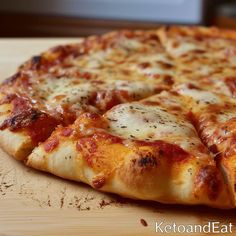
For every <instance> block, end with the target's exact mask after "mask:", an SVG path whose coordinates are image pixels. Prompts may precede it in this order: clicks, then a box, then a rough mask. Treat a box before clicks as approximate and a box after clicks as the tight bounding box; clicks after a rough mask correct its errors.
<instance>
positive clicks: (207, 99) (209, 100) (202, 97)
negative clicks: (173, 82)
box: [177, 85, 222, 104]
mask: <svg viewBox="0 0 236 236" xmlns="http://www.w3.org/2000/svg"><path fill="white" fill-rule="evenodd" d="M177 91H178V92H179V93H180V94H181V95H184V96H189V97H191V98H192V99H194V100H195V101H196V102H197V103H200V104H220V103H222V101H221V99H220V98H219V96H217V95H216V94H214V93H212V92H209V91H204V90H200V89H193V88H189V87H187V86H186V85H183V86H179V87H178V88H177Z"/></svg>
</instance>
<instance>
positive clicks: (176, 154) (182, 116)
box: [26, 92, 233, 208]
mask: <svg viewBox="0 0 236 236" xmlns="http://www.w3.org/2000/svg"><path fill="white" fill-rule="evenodd" d="M26 164H27V165H28V166H30V167H33V168H36V169H39V170H42V171H46V172H50V173H52V174H55V175H57V176H60V177H62V178H65V179H70V180H75V181H81V182H84V183H87V184H89V185H91V186H92V187H93V188H95V189H98V190H101V191H107V192H113V193H117V194H120V195H122V196H125V197H129V198H134V199H143V200H154V201H158V202H163V203H178V204H206V205H209V206H215V207H218V208H231V207H233V205H232V202H231V200H230V198H229V195H228V189H227V185H225V184H224V181H223V177H222V174H221V172H220V171H219V170H218V168H217V166H216V165H215V161H214V159H213V158H212V156H211V155H210V153H209V151H208V149H207V148H206V147H205V146H204V145H203V143H202V142H201V140H200V139H199V137H198V134H197V133H196V131H195V128H194V127H193V125H192V124H191V122H190V121H189V119H188V115H187V110H185V107H184V106H183V101H182V96H180V95H178V94H177V93H176V92H173V93H172V92H162V93H160V94H158V95H155V96H153V97H151V98H148V99H145V100H142V101H140V102H132V103H125V104H120V105H117V106H115V107H113V108H112V109H111V110H109V111H107V112H106V113H105V114H104V115H98V114H95V113H91V112H89V113H84V114H82V115H80V116H79V117H78V119H77V120H76V121H75V123H74V124H73V125H70V126H68V127H62V126H60V127H58V128H57V129H56V130H55V131H54V132H53V133H52V135H51V136H50V138H49V139H47V140H46V141H45V142H44V143H41V144H40V145H39V146H38V147H37V148H35V149H34V150H33V152H32V154H31V155H30V156H29V157H28V159H27V162H26Z"/></svg>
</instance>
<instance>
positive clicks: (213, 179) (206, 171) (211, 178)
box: [195, 166, 221, 200]
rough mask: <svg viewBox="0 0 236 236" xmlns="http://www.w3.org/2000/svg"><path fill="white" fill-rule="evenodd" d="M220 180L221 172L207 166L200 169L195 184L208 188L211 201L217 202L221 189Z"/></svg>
mask: <svg viewBox="0 0 236 236" xmlns="http://www.w3.org/2000/svg"><path fill="white" fill-rule="evenodd" d="M219 178H220V177H219V172H218V171H217V169H216V168H215V167H214V166H205V167H202V168H201V169H200V171H199V173H198V175H197V177H196V180H195V184H196V185H197V186H198V187H201V186H203V187H206V189H207V193H208V197H209V199H210V200H216V199H217V197H218V194H219V192H220V189H221V181H220V179H219Z"/></svg>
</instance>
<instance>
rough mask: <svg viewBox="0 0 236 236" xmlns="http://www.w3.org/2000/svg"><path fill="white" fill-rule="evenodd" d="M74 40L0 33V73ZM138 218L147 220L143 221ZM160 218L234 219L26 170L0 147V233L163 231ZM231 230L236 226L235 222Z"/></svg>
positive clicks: (3, 74)
mask: <svg viewBox="0 0 236 236" xmlns="http://www.w3.org/2000/svg"><path fill="white" fill-rule="evenodd" d="M75 41H77V40H76V39H4V40H3V39H1V40H0V78H1V79H4V78H7V77H8V76H10V75H12V74H13V73H14V72H15V70H16V68H17V66H19V65H20V63H22V62H23V61H25V60H26V59H28V58H29V57H30V56H32V55H37V54H38V53H40V52H41V51H43V50H45V49H47V48H48V47H50V46H52V45H56V44H64V43H67V42H75ZM141 219H144V220H145V221H146V222H147V224H148V225H147V226H146V227H145V226H144V225H143V224H141V222H140V220H141ZM161 221H164V224H167V223H173V222H176V224H201V225H203V224H206V223H207V222H208V221H219V222H221V223H229V222H232V223H233V224H234V225H236V212H235V211H234V210H230V211H223V210H215V209H210V208H207V207H199V206H196V207H192V206H189V207H184V206H167V205H163V204H158V203H153V202H141V201H131V200H124V199H120V198H118V197H116V196H114V195H108V194H103V193H99V192H97V191H95V190H93V189H92V188H90V187H88V186H86V185H84V184H79V183H73V182H69V181H66V180H62V179H59V178H57V177H54V176H52V175H48V174H45V173H41V172H38V171H34V170H31V169H29V168H27V167H25V166H23V164H21V163H19V162H17V161H15V160H13V159H12V158H10V157H9V156H8V155H7V154H5V153H4V152H3V151H1V150H0V235H1V236H2V235H22V236H27V235H30V236H33V235H56V236H60V235H82V236H86V235H94V236H97V235H98V236H99V235H101V236H104V235H113V236H116V235H125V236H131V235H133V236H138V235H145V236H148V235H167V234H162V233H156V232H155V222H158V223H159V222H161ZM233 231H234V233H235V232H236V229H235V226H234V228H233ZM168 235H171V234H168ZM181 235H184V234H181ZM197 235H201V234H197ZM202 235H205V234H202ZM225 235H226V234H225ZM229 235H230V234H229Z"/></svg>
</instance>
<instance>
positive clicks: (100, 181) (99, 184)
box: [92, 177, 106, 189]
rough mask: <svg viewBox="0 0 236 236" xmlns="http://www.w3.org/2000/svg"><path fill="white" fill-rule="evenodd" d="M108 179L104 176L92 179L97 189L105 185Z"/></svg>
mask: <svg viewBox="0 0 236 236" xmlns="http://www.w3.org/2000/svg"><path fill="white" fill-rule="evenodd" d="M105 182H106V179H105V178H104V177H96V178H95V180H93V181H92V185H93V187H94V188H95V189H100V188H102V187H103V186H104V184H105Z"/></svg>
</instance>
